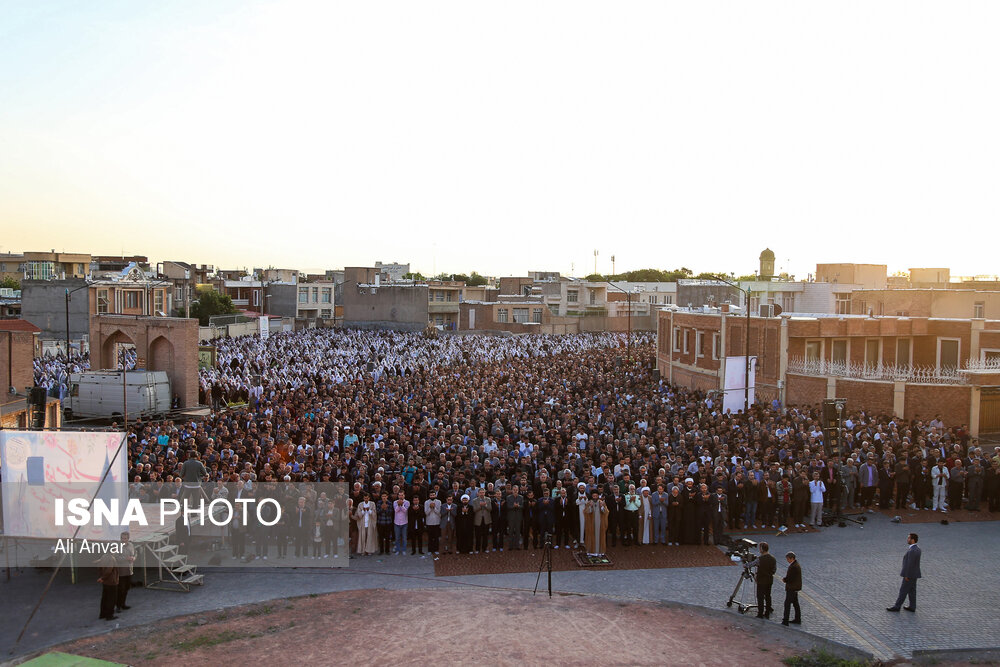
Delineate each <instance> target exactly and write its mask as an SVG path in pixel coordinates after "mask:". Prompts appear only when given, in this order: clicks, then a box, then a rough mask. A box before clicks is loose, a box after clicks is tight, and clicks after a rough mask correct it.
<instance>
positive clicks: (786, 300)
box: [781, 294, 795, 313]
mask: <svg viewBox="0 0 1000 667" xmlns="http://www.w3.org/2000/svg"><path fill="white" fill-rule="evenodd" d="M781 309H782V310H783V311H785V312H786V313H793V312H795V295H794V294H785V295H784V296H783V297H782V302H781Z"/></svg>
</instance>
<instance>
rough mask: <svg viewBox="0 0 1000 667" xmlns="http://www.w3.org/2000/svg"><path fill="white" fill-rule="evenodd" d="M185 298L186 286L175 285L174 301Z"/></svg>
mask: <svg viewBox="0 0 1000 667" xmlns="http://www.w3.org/2000/svg"><path fill="white" fill-rule="evenodd" d="M183 300H184V288H183V287H175V288H174V301H183Z"/></svg>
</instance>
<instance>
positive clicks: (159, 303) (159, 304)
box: [153, 289, 166, 315]
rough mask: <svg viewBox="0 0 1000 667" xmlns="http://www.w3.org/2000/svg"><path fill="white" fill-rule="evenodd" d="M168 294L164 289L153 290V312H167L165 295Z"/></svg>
mask: <svg viewBox="0 0 1000 667" xmlns="http://www.w3.org/2000/svg"><path fill="white" fill-rule="evenodd" d="M165 294H166V292H165V291H164V290H160V289H158V290H153V314H154V315H156V314H157V313H162V312H165V310H166V309H165V308H164V307H163V297H164V295H165Z"/></svg>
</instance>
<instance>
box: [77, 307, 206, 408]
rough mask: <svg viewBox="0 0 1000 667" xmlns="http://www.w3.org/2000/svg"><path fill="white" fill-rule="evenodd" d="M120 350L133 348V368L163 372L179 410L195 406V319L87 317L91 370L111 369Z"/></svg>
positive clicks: (196, 395)
mask: <svg viewBox="0 0 1000 667" xmlns="http://www.w3.org/2000/svg"><path fill="white" fill-rule="evenodd" d="M123 347H124V348H133V349H135V351H136V368H144V369H146V370H150V371H165V372H166V373H167V377H169V378H170V386H171V389H172V391H173V392H174V393H175V394H176V395H177V396H178V397H179V398H180V406H181V407H182V408H189V407H193V406H195V405H198V320H196V319H185V318H179V317H144V316H126V315H98V316H95V317H92V318H91V320H90V367H91V368H93V369H95V370H98V369H109V368H115V366H116V365H117V360H118V354H119V351H120V350H121V348H123Z"/></svg>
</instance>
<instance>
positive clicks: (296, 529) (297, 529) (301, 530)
mask: <svg viewBox="0 0 1000 667" xmlns="http://www.w3.org/2000/svg"><path fill="white" fill-rule="evenodd" d="M291 521H292V525H291V528H292V535H294V536H295V557H296V558H300V557H305V556H307V555H308V554H307V553H306V552H307V551H308V545H309V531H310V530H311V529H312V527H313V513H312V510H311V509H309V508H308V507H306V499H305V498H299V499H298V501H297V502H296V504H295V508H294V509H293V510H292V512H291Z"/></svg>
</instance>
